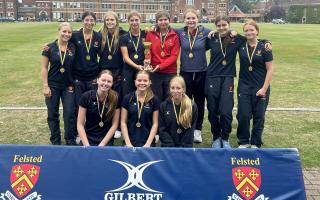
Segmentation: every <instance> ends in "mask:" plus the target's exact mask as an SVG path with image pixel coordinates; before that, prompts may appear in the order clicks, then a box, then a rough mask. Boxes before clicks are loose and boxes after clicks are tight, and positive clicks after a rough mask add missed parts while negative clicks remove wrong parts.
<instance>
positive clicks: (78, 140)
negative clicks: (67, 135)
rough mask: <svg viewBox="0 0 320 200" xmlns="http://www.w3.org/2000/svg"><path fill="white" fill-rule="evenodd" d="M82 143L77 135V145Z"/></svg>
mask: <svg viewBox="0 0 320 200" xmlns="http://www.w3.org/2000/svg"><path fill="white" fill-rule="evenodd" d="M80 142H81V138H80V136H79V135H77V137H76V144H80Z"/></svg>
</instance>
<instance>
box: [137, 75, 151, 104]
mask: <svg viewBox="0 0 320 200" xmlns="http://www.w3.org/2000/svg"><path fill="white" fill-rule="evenodd" d="M140 74H146V75H147V76H148V78H149V80H150V73H149V72H147V71H145V70H142V71H138V73H137V75H136V78H135V79H137V77H138V75H140ZM146 92H147V96H146V99H145V103H148V102H149V101H151V99H152V98H153V97H154V94H153V92H152V89H151V87H150V86H149V87H148V89H147V91H146Z"/></svg>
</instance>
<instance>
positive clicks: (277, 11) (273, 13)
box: [267, 6, 286, 20]
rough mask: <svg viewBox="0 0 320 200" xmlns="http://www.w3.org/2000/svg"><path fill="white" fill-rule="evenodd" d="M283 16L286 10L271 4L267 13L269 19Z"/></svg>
mask: <svg viewBox="0 0 320 200" xmlns="http://www.w3.org/2000/svg"><path fill="white" fill-rule="evenodd" d="M285 16H286V11H285V10H284V9H283V8H281V7H280V6H272V7H271V8H270V11H269V12H268V13H267V18H268V19H269V20H272V19H280V18H285Z"/></svg>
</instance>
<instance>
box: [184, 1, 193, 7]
mask: <svg viewBox="0 0 320 200" xmlns="http://www.w3.org/2000/svg"><path fill="white" fill-rule="evenodd" d="M186 5H188V6H193V5H194V0H186Z"/></svg>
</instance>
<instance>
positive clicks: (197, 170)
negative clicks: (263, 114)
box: [0, 145, 306, 200]
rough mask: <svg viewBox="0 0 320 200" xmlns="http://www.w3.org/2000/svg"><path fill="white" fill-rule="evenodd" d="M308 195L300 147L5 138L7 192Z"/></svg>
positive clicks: (122, 197) (0, 193)
mask: <svg viewBox="0 0 320 200" xmlns="http://www.w3.org/2000/svg"><path fill="white" fill-rule="evenodd" d="M2 199H13V200H17V199H24V200H31V199H37V200H38V199H46V200H47V199H48V200H51V199H52V200H73V199H77V200H80V199H84V200H91V199H92V200H99V199H105V200H269V199H270V200H271V199H272V200H286V199H290V200H291V199H292V200H305V199H306V195H305V189H304V182H303V175H302V171H301V164H300V159H299V154H298V151H297V150H296V149H231V150H228V149H217V150H216V149H201V148H189V149H187V148H185V149H174V148H170V149H169V148H147V149H145V148H125V147H106V148H101V147H100V148H98V147H68V146H65V147H63V146H59V147H57V146H20V145H0V200H2Z"/></svg>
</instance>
